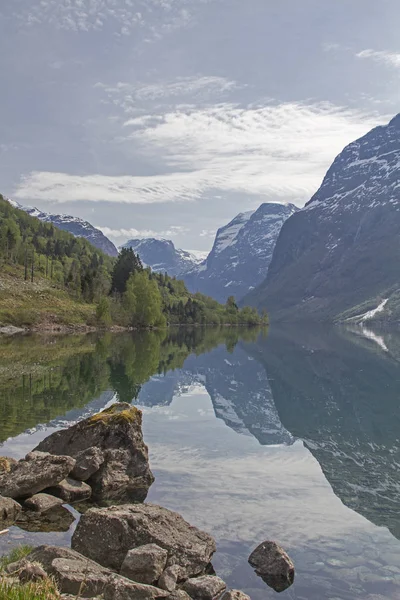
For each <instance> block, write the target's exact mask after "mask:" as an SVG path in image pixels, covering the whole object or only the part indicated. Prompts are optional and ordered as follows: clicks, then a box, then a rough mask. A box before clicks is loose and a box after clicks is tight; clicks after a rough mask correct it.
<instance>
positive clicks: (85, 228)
mask: <svg viewBox="0 0 400 600" xmlns="http://www.w3.org/2000/svg"><path fill="white" fill-rule="evenodd" d="M8 201H9V202H10V204H12V206H14V207H15V208H19V209H20V210H23V211H25V212H26V213H28V215H30V216H31V217H36V218H37V219H40V221H43V222H45V223H52V224H53V225H54V227H57V228H58V229H63V230H64V231H68V232H69V233H72V235H74V236H75V237H83V238H85V239H86V240H87V241H88V242H90V243H91V244H93V246H95V247H96V248H98V249H99V250H101V251H102V252H104V254H108V255H109V256H118V250H117V248H116V247H115V246H114V244H113V243H112V242H111V241H110V240H109V239H108V238H107V237H106V236H105V235H104V233H102V232H101V231H100V229H96V227H93V225H91V224H90V223H89V222H88V221H84V220H83V219H80V218H79V217H72V216H71V215H53V214H51V213H45V212H43V211H41V210H39V209H38V208H31V207H29V206H22V205H21V204H19V202H16V201H15V200H10V199H8Z"/></svg>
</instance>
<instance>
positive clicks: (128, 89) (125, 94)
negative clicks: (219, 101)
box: [95, 75, 242, 109]
mask: <svg viewBox="0 0 400 600" xmlns="http://www.w3.org/2000/svg"><path fill="white" fill-rule="evenodd" d="M95 87H97V88H99V89H103V90H104V91H105V93H106V94H107V96H108V98H109V99H110V101H111V102H112V103H113V104H116V105H119V106H121V107H123V108H125V109H126V108H127V107H129V105H130V104H132V106H133V107H136V106H137V102H138V101H145V102H147V101H149V100H150V101H155V100H168V99H171V98H176V97H179V99H180V101H182V99H183V98H187V97H191V98H193V97H195V98H196V99H197V100H199V99H200V100H201V99H207V98H210V97H215V95H218V96H220V95H222V94H225V93H227V92H232V91H234V90H235V89H237V88H239V87H242V86H239V84H238V83H237V82H236V81H231V80H229V79H227V78H226V77H217V76H202V75H197V76H192V77H179V78H178V79H175V80H174V81H162V82H156V83H152V84H145V83H143V82H142V83H140V82H139V83H136V84H132V83H127V82H118V83H117V84H115V85H106V84H103V83H100V82H99V83H97V84H96V85H95Z"/></svg>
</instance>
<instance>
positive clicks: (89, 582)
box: [26, 546, 113, 598]
mask: <svg viewBox="0 0 400 600" xmlns="http://www.w3.org/2000/svg"><path fill="white" fill-rule="evenodd" d="M26 560H28V561H30V562H32V561H35V562H37V563H39V564H40V565H42V567H43V569H44V570H45V572H46V573H47V575H49V576H52V577H54V579H55V580H56V582H57V585H58V587H59V589H60V592H61V593H64V594H72V595H75V596H76V595H78V594H79V593H80V594H81V595H83V596H84V597H85V596H86V597H88V598H92V597H93V596H96V595H101V594H102V593H103V590H104V588H105V586H106V585H107V584H108V582H109V581H110V579H111V577H112V576H113V573H112V572H111V571H110V570H109V569H105V568H104V567H101V566H100V565H98V564H96V563H94V562H93V561H91V560H90V559H88V558H86V557H85V556H82V555H81V554H79V553H78V552H74V550H71V549H70V548H58V547H56V546H39V547H38V548H35V549H34V550H33V551H32V552H31V553H30V554H29V555H28V556H27V557H26Z"/></svg>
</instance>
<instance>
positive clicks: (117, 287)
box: [111, 248, 143, 294]
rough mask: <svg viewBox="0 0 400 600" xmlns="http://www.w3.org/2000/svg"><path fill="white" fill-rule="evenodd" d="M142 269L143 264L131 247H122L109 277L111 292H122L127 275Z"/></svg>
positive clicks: (124, 288)
mask: <svg viewBox="0 0 400 600" xmlns="http://www.w3.org/2000/svg"><path fill="white" fill-rule="evenodd" d="M141 271H143V265H142V263H141V261H140V258H139V256H137V255H136V254H135V253H134V251H133V250H132V248H123V249H122V250H121V252H120V254H119V255H118V258H117V260H116V262H115V265H114V268H113V272H112V277H111V293H117V294H123V293H124V292H126V286H127V283H128V279H129V277H130V276H131V275H132V274H133V273H136V272H141Z"/></svg>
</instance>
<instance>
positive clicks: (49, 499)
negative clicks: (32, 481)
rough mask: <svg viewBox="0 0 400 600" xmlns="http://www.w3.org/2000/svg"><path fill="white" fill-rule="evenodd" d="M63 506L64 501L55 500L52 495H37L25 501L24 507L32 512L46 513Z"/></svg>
mask: <svg viewBox="0 0 400 600" xmlns="http://www.w3.org/2000/svg"><path fill="white" fill-rule="evenodd" d="M62 504H63V500H61V499H60V498H55V497H54V496H51V495H50V494H43V493H42V494H35V495H34V496H32V497H31V498H28V500H25V503H24V506H26V507H27V508H29V509H30V510H33V511H36V512H39V513H44V512H47V511H48V510H52V509H53V508H55V507H56V506H61V505H62Z"/></svg>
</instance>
